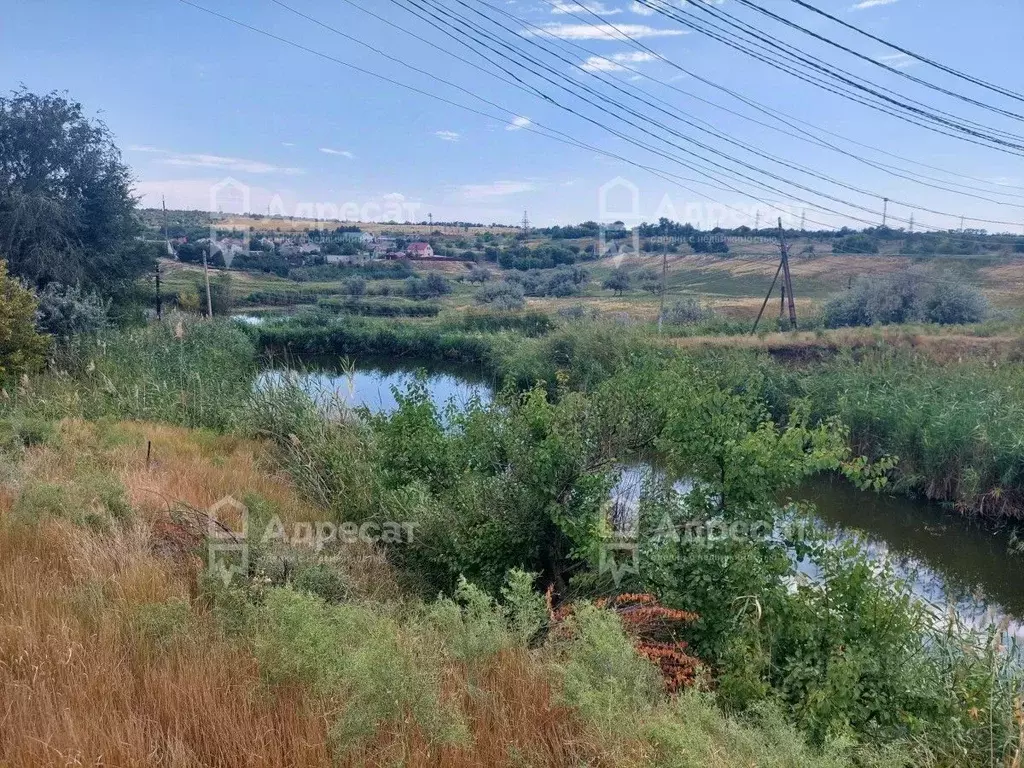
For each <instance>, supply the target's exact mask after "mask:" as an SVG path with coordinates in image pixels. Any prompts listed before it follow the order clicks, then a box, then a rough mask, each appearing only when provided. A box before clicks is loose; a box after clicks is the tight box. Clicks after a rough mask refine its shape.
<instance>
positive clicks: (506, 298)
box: [474, 280, 526, 311]
mask: <svg viewBox="0 0 1024 768" xmlns="http://www.w3.org/2000/svg"><path fill="white" fill-rule="evenodd" d="M474 299H476V301H477V302H478V303H480V304H489V305H491V306H492V307H494V308H495V309H499V310H503V311H510V310H516V309H522V308H523V307H524V306H526V298H525V295H524V292H523V287H522V286H521V285H517V284H516V283H510V282H508V281H507V280H506V281H502V282H500V283H491V284H489V285H485V286H484V287H483V288H481V289H480V290H479V291H477V292H476V296H474Z"/></svg>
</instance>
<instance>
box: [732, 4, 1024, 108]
mask: <svg viewBox="0 0 1024 768" xmlns="http://www.w3.org/2000/svg"><path fill="white" fill-rule="evenodd" d="M736 2H738V3H740V4H741V5H743V6H746V7H747V8H751V9H753V10H755V11H757V12H758V13H761V14H763V15H764V16H767V17H768V18H771V19H774V20H775V21H777V22H779V23H780V24H784V25H785V26H787V27H790V28H791V29H795V30H797V31H800V32H803V33H804V34H806V35H809V36H810V37H812V38H814V39H815V40H819V41H821V42H823V43H826V44H828V45H831V46H832V47H834V48H837V49H839V50H841V51H844V52H845V53H848V54H850V55H851V56H855V57H857V58H858V59H860V60H862V61H866V62H868V63H870V64H874V65H875V66H876V67H879V68H881V69H884V70H886V71H887V72H890V73H892V74H894V75H898V76H900V77H903V78H906V79H907V80H910V81H911V82H914V83H917V84H918V85H923V86H924V87H926V88H931V89H932V90H935V91H938V92H939V93H942V94H945V95H946V96H951V97H953V98H955V99H960V100H961V101H964V102H966V103H968V104H972V105H974V106H976V107H981V108H982V109H987V110H990V111H992V112H995V113H997V114H1001V115H1003V116H1005V117H1010V118H1013V119H1014V120H1024V116H1022V115H1019V114H1017V113H1016V112H1009V111H1007V110H1004V109H1002V108H1000V107H995V106H992V105H991V104H987V103H985V102H982V101H978V100H976V99H973V98H971V97H969V96H965V95H963V94H961V93H957V92H956V91H951V90H949V89H948V88H944V87H942V86H940V85H935V84H934V83H930V82H928V81H927V80H925V79H923V78H920V77H917V76H916V75H913V74H911V73H910V72H906V71H904V70H902V69H897V68H896V67H893V66H891V65H889V64H886V63H885V62H884V61H879V60H878V59H874V58H872V57H870V56H866V55H865V54H863V53H860V52H859V51H855V50H853V49H852V48H849V47H848V46H845V45H842V44H841V43H837V42H836V41H835V40H832V39H830V38H828V37H825V36H824V35H819V34H818V33H817V32H814V31H813V30H810V29H807V28H806V27H803V26H801V25H799V24H797V23H795V22H793V21H791V20H789V19H787V18H785V17H783V16H780V15H779V14H777V13H773V12H772V11H769V10H768V9H767V8H764V7H762V6H760V5H758V4H757V3H754V2H752V1H751V0H736ZM1022 100H1024V99H1022Z"/></svg>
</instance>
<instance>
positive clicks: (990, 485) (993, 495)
mask: <svg viewBox="0 0 1024 768" xmlns="http://www.w3.org/2000/svg"><path fill="white" fill-rule="evenodd" d="M513 317H514V315H513ZM521 322H522V321H521ZM475 323H476V324H475V325H470V324H468V323H467V322H464V321H462V320H461V319H460V318H459V317H458V316H449V317H448V318H445V319H442V320H440V321H437V322H415V323H412V322H400V321H396V320H388V321H382V320H374V319H370V318H358V319H353V318H331V319H319V320H313V319H309V320H307V321H305V322H302V321H295V320H291V321H278V322H271V323H267V324H265V325H264V326H261V327H260V328H258V329H256V331H255V338H256V340H257V343H258V345H259V346H260V347H261V348H264V349H267V350H270V351H273V352H276V353H278V354H280V353H282V352H284V351H287V352H288V353H291V354H300V355H304V354H318V355H325V354H333V355H336V356H352V357H357V358H358V357H360V356H363V355H379V354H387V355H393V356H396V357H413V358H419V359H427V360H435V361H446V360H447V361H458V362H462V363H466V364H472V365H474V366H478V367H480V368H481V369H482V370H484V371H486V372H487V373H488V374H489V375H490V376H491V377H492V378H493V379H494V380H495V381H496V382H505V381H511V382H512V383H513V384H514V385H515V386H516V387H518V388H520V389H523V388H528V387H530V386H532V385H533V384H534V383H536V382H537V381H544V382H546V383H547V384H548V386H549V388H551V389H552V390H553V388H554V385H555V382H556V381H557V378H558V373H559V371H560V370H561V371H564V372H565V373H566V375H568V376H569V377H571V378H572V380H573V383H574V385H575V386H576V388H582V389H586V388H588V387H592V386H594V385H595V384H597V383H599V382H600V381H603V380H606V379H607V378H608V377H609V376H610V375H611V374H612V372H613V371H615V370H616V369H617V368H619V367H620V366H622V365H626V364H628V365H637V366H642V365H654V366H659V365H663V364H664V363H665V361H666V360H668V359H671V358H681V359H689V360H693V361H695V362H699V363H700V364H701V365H705V366H711V367H714V368H715V369H716V370H719V371H720V375H721V377H722V378H723V381H726V380H727V381H729V382H730V385H731V386H734V387H738V388H751V389H756V391H757V392H758V394H759V396H761V397H762V398H764V399H765V400H766V401H767V402H768V403H769V404H770V405H771V407H772V409H773V413H774V414H775V416H776V418H777V420H778V421H779V422H780V423H783V421H784V419H785V417H786V414H787V413H788V412H789V411H790V410H791V409H792V408H793V406H794V404H796V403H797V402H800V401H806V402H807V403H808V404H809V406H810V408H811V411H812V413H813V414H814V415H815V416H816V417H817V418H821V419H824V418H829V417H832V416H835V417H838V418H840V419H841V420H842V421H843V422H844V423H845V424H846V425H847V426H848V427H849V428H850V439H851V447H852V448H853V450H854V451H856V452H858V453H864V454H866V455H869V456H871V457H873V458H882V457H884V456H894V457H898V458H899V463H898V465H897V467H896V468H895V470H894V474H893V477H894V479H895V480H896V485H897V487H898V489H899V490H901V491H902V492H905V493H907V494H910V495H916V496H920V497H923V498H927V499H930V500H933V501H938V502H942V503H948V504H950V505H952V506H953V507H955V508H956V509H957V510H958V511H960V512H962V513H965V514H972V515H973V514H978V515H982V516H987V517H992V518H1014V519H1020V518H1022V517H1024V446H1022V445H1021V444H1020V443H1019V441H1018V440H1017V439H1016V436H1017V435H1020V434H1022V433H1024V363H1022V362H1021V358H1020V354H1019V346H1020V345H1019V342H1016V341H1011V340H1009V339H1008V338H1004V337H1002V336H995V337H985V336H972V335H965V334H960V335H955V337H954V338H953V340H952V341H950V340H949V339H948V338H947V337H946V336H940V337H932V336H928V335H921V334H914V333H904V332H896V331H892V332H884V331H862V332H855V333H854V332H841V333H834V334H829V335H827V336H822V337H820V338H819V337H818V336H816V335H808V334H805V335H804V337H800V338H796V339H788V340H787V339H782V338H777V339H776V337H766V340H761V339H758V338H757V337H718V341H717V342H716V343H714V344H710V343H697V342H699V341H700V340H699V339H691V338H681V339H674V340H672V339H670V341H669V343H668V344H666V343H665V342H664V340H663V339H661V338H659V337H657V336H655V335H654V334H653V333H652V332H651V330H650V329H645V328H638V327H623V326H621V325H617V324H615V323H611V322H607V321H604V322H602V321H597V320H593V319H587V320H580V321H571V320H563V321H561V322H559V323H557V324H555V325H549V326H548V327H545V326H544V325H543V324H542V323H539V322H535V321H534V320H532V319H531V320H530V321H529V327H530V331H531V332H530V333H529V334H523V333H521V332H520V330H521V329H520V328H518V327H516V325H514V324H512V322H511V321H510V320H507V319H498V320H494V321H492V324H491V325H487V324H485V323H483V322H481V321H480V320H476V321H475ZM502 323H507V325H505V326H503V325H502ZM772 339H775V341H774V342H772V341H771V340H772ZM705 342H706V340H705ZM773 344H774V346H773Z"/></svg>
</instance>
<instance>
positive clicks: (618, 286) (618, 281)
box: [601, 269, 630, 296]
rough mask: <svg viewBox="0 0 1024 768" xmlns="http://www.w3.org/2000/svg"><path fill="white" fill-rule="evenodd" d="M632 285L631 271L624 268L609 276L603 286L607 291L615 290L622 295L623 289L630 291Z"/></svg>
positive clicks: (617, 294)
mask: <svg viewBox="0 0 1024 768" xmlns="http://www.w3.org/2000/svg"><path fill="white" fill-rule="evenodd" d="M629 285H630V280H629V273H628V272H627V271H626V270H624V269H616V270H615V271H614V272H612V273H611V275H610V276H609V277H608V279H607V280H605V281H604V283H602V284H601V287H602V288H604V289H605V290H606V291H615V295H616V296H621V295H622V292H623V291H628V290H629Z"/></svg>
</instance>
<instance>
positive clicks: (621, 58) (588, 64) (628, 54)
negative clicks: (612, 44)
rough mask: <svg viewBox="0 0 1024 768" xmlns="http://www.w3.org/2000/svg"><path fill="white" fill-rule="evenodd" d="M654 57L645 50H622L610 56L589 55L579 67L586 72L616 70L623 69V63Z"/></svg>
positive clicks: (640, 62) (642, 61)
mask: <svg viewBox="0 0 1024 768" xmlns="http://www.w3.org/2000/svg"><path fill="white" fill-rule="evenodd" d="M656 58H657V56H655V55H654V54H653V53H648V52H647V51H624V52H622V53H613V54H612V55H611V56H591V57H589V58H588V59H587V60H586V61H585V62H583V64H581V65H580V69H583V70H584V71H586V72H618V71H620V70H623V69H625V67H624V66H623V65H624V64H642V63H644V62H646V61H654V60H655V59H656Z"/></svg>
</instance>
